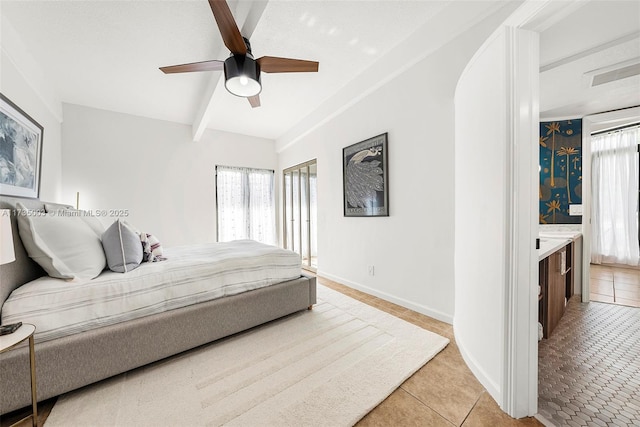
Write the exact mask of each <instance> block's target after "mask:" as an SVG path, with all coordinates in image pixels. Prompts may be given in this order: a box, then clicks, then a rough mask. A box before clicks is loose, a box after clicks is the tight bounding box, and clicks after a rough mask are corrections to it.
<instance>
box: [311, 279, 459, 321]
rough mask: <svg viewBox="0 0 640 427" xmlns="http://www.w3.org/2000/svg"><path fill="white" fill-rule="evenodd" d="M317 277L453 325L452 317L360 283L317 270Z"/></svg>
mask: <svg viewBox="0 0 640 427" xmlns="http://www.w3.org/2000/svg"><path fill="white" fill-rule="evenodd" d="M317 274H318V276H321V277H326V278H327V279H329V280H333V281H334V282H338V283H340V284H342V285H345V286H348V287H350V288H353V289H356V290H359V291H362V292H364V293H367V294H369V295H373V296H376V297H378V298H382V299H383V300H385V301H389V302H392V303H394V304H398V305H400V306H402V307H404V308H408V309H409V310H413V311H415V312H418V313H420V314H424V315H425V316H429V317H432V318H434V319H437V320H440V321H441V322H445V323H448V324H450V325H451V324H453V316H451V315H449V314H446V313H443V312H441V311H439V310H435V309H432V308H430V307H426V306H424V305H422V304H416V303H414V302H411V301H408V300H406V299H404V298H400V297H397V296H395V295H391V294H388V293H386V292H382V291H379V290H377V289H373V288H370V287H368V286H365V285H361V284H360V283H356V282H353V281H351V280H348V279H345V278H343V277H339V276H336V275H334V274H331V273H327V272H325V271H321V270H318V272H317Z"/></svg>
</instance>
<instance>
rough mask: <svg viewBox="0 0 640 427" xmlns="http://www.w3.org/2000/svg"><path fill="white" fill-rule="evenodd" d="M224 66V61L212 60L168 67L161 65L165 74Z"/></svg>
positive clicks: (212, 69) (216, 69)
mask: <svg viewBox="0 0 640 427" xmlns="http://www.w3.org/2000/svg"><path fill="white" fill-rule="evenodd" d="M223 68H224V61H218V60H215V59H214V60H212V61H202V62H192V63H190V64H182V65H170V66H168V67H160V70H162V72H163V73H165V74H172V73H192V72H195V71H219V70H222V69H223Z"/></svg>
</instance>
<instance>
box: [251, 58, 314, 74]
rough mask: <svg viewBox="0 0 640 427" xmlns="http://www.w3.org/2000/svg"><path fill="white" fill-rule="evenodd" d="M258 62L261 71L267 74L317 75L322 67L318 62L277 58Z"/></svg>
mask: <svg viewBox="0 0 640 427" xmlns="http://www.w3.org/2000/svg"><path fill="white" fill-rule="evenodd" d="M256 62H257V63H258V64H260V71H264V72H265V73H305V72H311V73H315V72H317V71H318V66H319V65H320V64H319V63H317V62H316V61H305V60H302V59H290V58H278V57H276V56H263V57H262V58H259V59H257V60H256Z"/></svg>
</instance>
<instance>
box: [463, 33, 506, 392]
mask: <svg viewBox="0 0 640 427" xmlns="http://www.w3.org/2000/svg"><path fill="white" fill-rule="evenodd" d="M505 49H506V41H505V34H504V33H501V34H500V35H499V36H498V37H496V38H495V39H494V40H493V42H492V43H491V44H490V45H489V46H487V47H486V49H485V50H484V53H483V55H481V56H479V57H478V58H477V60H476V61H475V62H474V63H473V64H472V66H471V67H470V68H469V69H468V70H467V71H466V72H465V75H464V76H463V77H462V79H461V80H460V83H459V87H458V91H457V94H456V121H457V126H456V155H455V161H456V173H455V183H456V185H455V202H456V213H455V228H456V233H455V246H456V250H455V259H456V262H455V276H456V292H455V310H456V316H455V320H454V330H455V334H456V341H457V342H458V343H459V344H460V345H461V349H464V350H463V351H466V352H467V354H468V355H467V357H468V358H469V359H471V360H470V362H471V363H469V364H470V365H473V366H475V367H477V369H478V370H480V372H479V375H478V374H476V376H478V377H479V378H483V379H484V380H485V381H483V384H484V385H485V387H487V389H488V390H489V391H490V392H491V394H492V395H494V397H495V396H496V394H497V393H499V391H500V389H501V382H502V372H501V367H502V366H503V359H502V351H503V350H502V349H503V347H504V340H503V338H504V329H503V327H502V325H503V315H504V306H505V305H504V304H505V295H504V284H505V279H506V277H505V271H504V268H503V265H504V259H505V255H506V254H505V244H506V229H505V224H506V223H507V218H506V214H507V199H506V198H507V195H506V191H505V185H506V182H507V170H506V167H507V166H506V161H507V152H508V151H507V133H506V132H505V129H506V126H507V122H506V119H507V116H506V113H507V111H506V109H505V101H506V99H507V88H506V84H505V82H506V79H507V76H506V66H505ZM498 401H500V400H499V399H498Z"/></svg>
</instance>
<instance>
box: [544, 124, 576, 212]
mask: <svg viewBox="0 0 640 427" xmlns="http://www.w3.org/2000/svg"><path fill="white" fill-rule="evenodd" d="M539 143H540V193H539V198H540V224H580V223H582V216H580V215H577V216H570V215H569V205H574V204H578V205H579V204H582V119H575V120H560V121H554V122H541V123H540V141H539Z"/></svg>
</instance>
